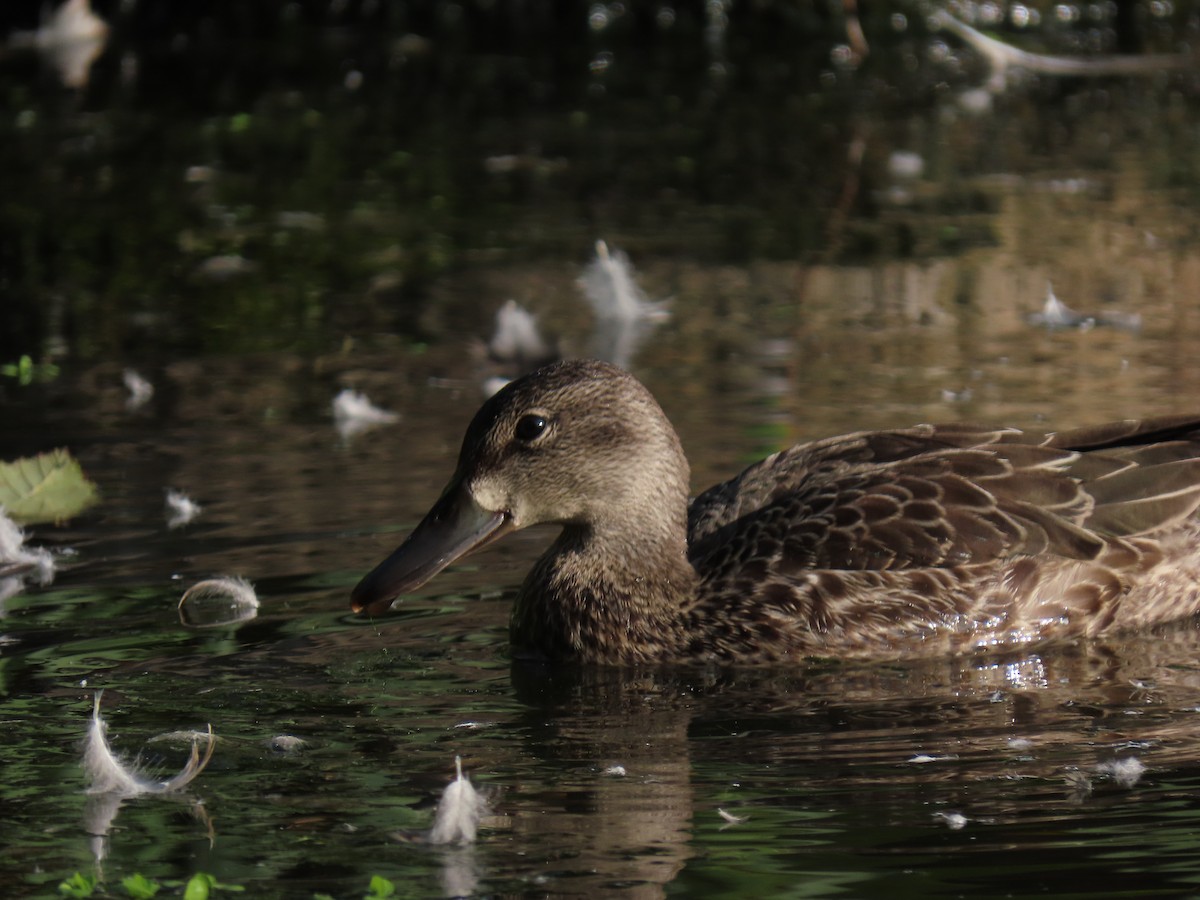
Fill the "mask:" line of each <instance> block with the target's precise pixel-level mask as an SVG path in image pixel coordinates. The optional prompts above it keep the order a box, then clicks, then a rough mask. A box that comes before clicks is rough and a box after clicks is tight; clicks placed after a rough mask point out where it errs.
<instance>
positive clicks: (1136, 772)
mask: <svg viewBox="0 0 1200 900" xmlns="http://www.w3.org/2000/svg"><path fill="white" fill-rule="evenodd" d="M1096 773H1097V774H1099V775H1109V776H1111V777H1112V780H1113V781H1115V782H1116V783H1117V784H1119V785H1120V786H1121V787H1123V788H1131V787H1133V786H1134V785H1135V784H1137V783H1138V782H1139V781H1141V780H1142V776H1143V775H1144V774H1145V773H1146V764H1145V763H1143V762H1142V761H1141V760H1140V759H1138V758H1137V757H1136V756H1128V757H1126V758H1125V759H1114V760H1110V761H1109V762H1104V763H1100V765H1098V766H1096Z"/></svg>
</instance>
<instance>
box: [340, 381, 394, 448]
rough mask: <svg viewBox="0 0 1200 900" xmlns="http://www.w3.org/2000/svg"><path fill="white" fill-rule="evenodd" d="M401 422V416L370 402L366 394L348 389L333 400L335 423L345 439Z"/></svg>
mask: <svg viewBox="0 0 1200 900" xmlns="http://www.w3.org/2000/svg"><path fill="white" fill-rule="evenodd" d="M399 420H400V416H399V415H397V414H396V413H394V412H390V411H388V410H386V409H380V408H379V407H378V406H375V405H374V404H373V403H372V402H371V401H370V400H368V399H367V396H366V395H365V394H360V393H359V392H358V391H352V390H350V389H349V388H346V389H345V390H344V391H342V392H341V393H340V394H338V395H337V396H336V397H334V398H333V421H334V425H336V426H337V430H338V434H339V435H341V436H342V438H343V439H347V438H351V437H353V436H354V435H356V434H359V433H360V432H363V431H366V430H368V429H370V428H374V427H376V426H377V425H390V424H392V423H393V422H398V421H399Z"/></svg>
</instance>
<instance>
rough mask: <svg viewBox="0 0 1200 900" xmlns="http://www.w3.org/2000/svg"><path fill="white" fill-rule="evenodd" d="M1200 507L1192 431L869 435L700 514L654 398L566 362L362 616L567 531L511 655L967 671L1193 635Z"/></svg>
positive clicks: (721, 491) (526, 599)
mask: <svg viewBox="0 0 1200 900" xmlns="http://www.w3.org/2000/svg"><path fill="white" fill-rule="evenodd" d="M1198 506H1200V417H1176V418H1168V419H1156V420H1146V421H1126V422H1119V423H1114V424H1111V425H1104V426H1098V427H1093V428H1084V429H1078V430H1075V431H1067V432H1059V433H1056V434H1028V433H1024V432H1021V431H1018V430H1015V429H1005V428H998V429H992V428H977V427H970V426H962V425H945V426H930V425H921V426H917V427H915V428H909V429H902V430H896V431H884V432H863V433H859V434H852V435H847V436H844V437H839V438H832V439H829V440H825V441H819V442H815V443H811V444H805V445H801V446H798V447H794V448H792V449H790V450H785V451H782V452H780V453H777V454H775V455H774V456H771V457H769V458H768V459H765V460H763V461H762V462H760V463H758V464H756V465H754V466H751V467H750V468H749V469H747V470H745V471H744V472H742V473H741V474H740V475H739V476H737V477H736V478H733V479H731V480H729V481H727V482H724V483H722V484H719V485H717V486H715V487H713V488H710V489H709V490H708V491H705V492H704V493H703V494H701V495H700V496H698V497H697V498H695V500H693V501H691V503H690V504H689V502H688V465H687V460H686V458H685V457H684V454H683V451H682V448H681V447H680V444H679V440H678V438H677V436H676V434H675V431H674V429H673V428H672V427H671V425H670V423H669V421H668V420H667V418H666V416H665V415H664V414H663V412H662V410H661V409H660V408H659V406H658V404H657V403H656V402H655V400H654V398H653V397H652V396H651V395H650V393H649V392H648V391H647V390H646V389H645V388H644V387H643V386H642V385H641V384H640V383H639V382H638V381H637V380H636V379H634V378H633V377H632V376H631V375H629V374H628V373H626V372H624V371H623V370H621V369H617V368H615V367H613V366H610V365H608V364H606V363H601V362H595V361H575V362H566V363H559V364H556V365H553V366H549V367H547V368H545V369H541V370H539V371H537V372H535V373H533V374H532V375H529V376H527V377H525V378H523V379H521V380H519V381H516V382H514V383H512V384H510V385H509V386H508V387H506V388H505V389H504V390H502V391H501V392H500V393H499V394H497V395H496V396H495V397H493V398H492V399H491V400H489V401H488V402H487V403H485V404H484V406H483V408H482V409H481V410H480V411H479V413H478V414H477V415H476V416H475V419H474V420H473V421H472V422H471V425H470V427H469V428H468V430H467V434H466V438H465V439H464V442H463V448H462V452H461V454H460V456H459V462H458V469H457V471H456V473H455V475H454V477H453V479H452V480H451V482H450V485H449V486H448V487H447V488H446V490H445V492H444V493H443V495H442V498H441V499H440V500H439V501H438V502H437V504H436V505H435V506H434V507H433V509H432V510H431V511H430V512H429V514H428V515H427V516H426V518H425V520H424V521H423V522H422V523H421V524H420V525H419V526H418V527H417V529H416V530H415V531H414V532H413V534H412V535H411V536H410V537H409V539H408V540H407V541H406V542H405V543H404V544H403V545H402V546H401V547H400V548H399V549H398V550H397V551H396V552H395V553H394V554H392V556H391V557H389V558H388V559H387V560H385V561H384V562H383V563H381V564H380V565H379V566H378V567H377V568H376V569H375V570H374V571H373V572H371V573H370V574H369V575H368V576H367V577H366V578H364V579H363V580H362V582H361V583H360V584H359V585H358V587H357V588H355V591H354V596H353V600H352V602H353V605H354V608H355V609H357V610H359V611H369V612H381V611H383V610H384V609H386V608H387V607H388V606H390V604H391V601H392V600H393V599H394V598H395V597H396V596H397V595H398V594H399V593H401V592H404V591H407V590H411V589H413V588H415V587H417V586H419V585H420V584H422V583H424V582H425V581H426V580H428V579H429V578H431V577H433V575H435V574H437V572H439V571H441V569H442V568H444V567H445V566H446V565H448V564H449V563H451V562H453V561H454V560H455V559H458V558H459V557H461V556H463V555H464V554H466V553H468V552H470V551H471V550H473V549H475V548H477V547H479V546H482V545H484V544H487V543H490V542H491V541H492V540H495V539H496V538H498V537H500V536H501V535H503V534H505V533H507V532H509V531H513V530H515V529H518V528H523V527H526V526H528V525H534V524H538V523H542V522H556V523H559V524H561V525H562V533H561V534H560V535H559V537H558V538H557V540H556V541H555V542H554V543H553V545H552V546H551V547H550V549H549V550H548V551H547V552H546V554H545V555H544V556H543V557H542V558H541V560H539V562H538V563H537V564H536V566H535V567H534V568H533V570H532V571H531V572H530V574H529V576H528V577H527V578H526V580H525V583H524V585H523V586H522V588H521V590H520V594H519V596H518V599H517V603H516V607H515V609H514V611H513V618H512V641H513V646H514V652H517V653H519V654H532V655H537V656H540V657H543V658H548V659H552V660H565V659H572V660H578V661H583V662H595V663H616V664H623V663H642V662H683V661H713V662H718V663H736V662H745V663H763V662H776V661H780V660H785V659H791V658H802V657H808V656H835V657H846V656H868V655H889V654H896V653H911V652H938V653H945V652H961V651H965V650H971V649H976V648H984V647H989V646H995V645H1002V646H1007V645H1013V644H1021V643H1027V642H1030V641H1036V640H1042V639H1049V638H1054V637H1060V636H1094V635H1098V634H1101V633H1103V632H1105V631H1108V630H1110V629H1122V628H1137V627H1142V626H1145V625H1149V624H1152V623H1155V622H1164V621H1168V620H1171V619H1177V618H1180V617H1183V616H1187V615H1190V614H1192V613H1194V612H1196V611H1197V609H1198V608H1200V553H1198V552H1197V548H1198V546H1200V543H1198V538H1200V522H1198V521H1197V517H1196V510H1197V507H1198Z"/></svg>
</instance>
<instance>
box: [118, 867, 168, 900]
mask: <svg viewBox="0 0 1200 900" xmlns="http://www.w3.org/2000/svg"><path fill="white" fill-rule="evenodd" d="M121 887H123V888H125V892H126V893H127V894H129V896H130V897H132V898H133V900H149V898H151V897H153V896H154V895H155V894H157V893H158V892H159V891H160V890H162V885H161V884H159V883H158V882H157V881H151V880H150V879H149V878H147V877H146V876H145V875H142V874H141V873H138V872H135V873H134V874H133V875H127V876H125V877H124V878H122V879H121Z"/></svg>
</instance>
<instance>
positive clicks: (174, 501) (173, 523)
mask: <svg viewBox="0 0 1200 900" xmlns="http://www.w3.org/2000/svg"><path fill="white" fill-rule="evenodd" d="M202 511H203V507H201V506H200V504H199V503H196V502H195V501H194V500H192V498H191V497H189V496H188V495H187V494H185V493H183V491H177V490H175V489H174V488H167V527H168V528H178V527H179V526H180V525H186V524H187V523H188V522H190V521H192V519H194V518H196V516H198V515H200V513H201V512H202Z"/></svg>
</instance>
